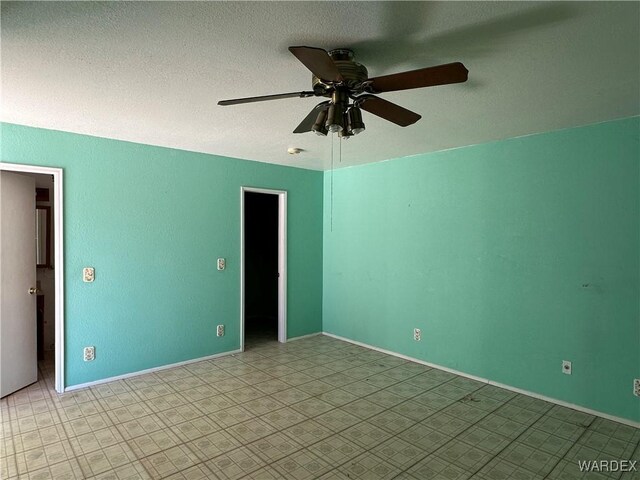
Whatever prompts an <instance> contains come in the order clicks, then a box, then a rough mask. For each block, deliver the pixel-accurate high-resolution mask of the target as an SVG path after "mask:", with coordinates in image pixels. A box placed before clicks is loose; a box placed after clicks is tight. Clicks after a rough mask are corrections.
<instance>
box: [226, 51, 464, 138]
mask: <svg viewBox="0 0 640 480" xmlns="http://www.w3.org/2000/svg"><path fill="white" fill-rule="evenodd" d="M289 51H290V52H291V53H292V54H293V55H295V57H296V58H297V59H298V60H300V62H301V63H302V64H303V65H304V66H306V67H307V68H308V69H309V70H310V71H311V73H312V78H311V86H312V88H313V91H303V92H292V93H280V94H276V95H263V96H260V97H246V98H237V99H233V100H222V101H220V102H218V105H222V106H227V105H238V104H242V103H253V102H261V101H265V100H279V99H282V98H294V97H299V98H306V97H328V98H329V100H325V101H323V102H321V103H319V104H318V105H316V106H315V107H314V109H313V110H311V112H310V113H309V114H308V115H307V116H306V117H305V119H304V120H303V121H302V122H301V123H300V125H298V127H296V129H295V130H294V131H293V133H304V132H315V133H316V134H318V135H323V136H326V135H327V134H328V133H329V132H331V133H338V135H339V136H340V137H341V138H345V139H347V138H349V137H351V136H353V135H357V134H359V133H362V132H363V131H364V129H365V124H364V122H363V121H362V112H361V109H362V110H365V111H367V112H369V113H372V114H373V115H376V116H378V117H380V118H383V119H385V120H387V121H389V122H392V123H395V124H396V125H399V126H401V127H407V126H409V125H413V124H414V123H416V122H417V121H418V120H420V118H421V116H420V115H419V114H417V113H415V112H412V111H411V110H407V109H406V108H404V107H401V106H400V105H396V104H395V103H392V102H389V101H387V100H384V99H382V98H380V97H377V96H376V95H374V94H379V93H384V92H393V91H398V90H408V89H413V88H423V87H432V86H436V85H447V84H452V83H460V82H465V81H466V80H467V78H468V73H469V71H468V70H467V69H466V67H465V66H464V65H463V64H462V63H460V62H455V63H448V64H445V65H438V66H435V67H427V68H421V69H418V70H411V71H408V72H401V73H395V74H391V75H384V76H381V77H374V78H369V72H368V71H367V69H366V67H365V66H364V65H362V64H360V63H358V62H356V61H355V60H354V54H353V51H352V50H350V49H348V48H338V49H334V50H331V51H329V52H327V51H326V50H323V49H321V48H316V47H304V46H300V47H289Z"/></svg>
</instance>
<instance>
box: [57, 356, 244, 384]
mask: <svg viewBox="0 0 640 480" xmlns="http://www.w3.org/2000/svg"><path fill="white" fill-rule="evenodd" d="M241 352H242V350H231V351H229V352H222V353H216V354H214V355H207V356H206V357H200V358H194V359H191V360H185V361H183V362H177V363H171V364H169V365H162V366H160V367H153V368H147V369H146V370H139V371H137V372H131V373H125V374H124V375H116V376H115V377H109V378H103V379H101V380H95V381H93V382H87V383H79V384H77V385H71V386H69V387H65V389H64V391H65V392H71V391H73V390H80V389H81V388H87V387H93V386H95V385H101V384H103V383H109V382H114V381H116V380H124V379H125V378H131V377H137V376H138V375H144V374H146V373H153V372H159V371H161V370H167V369H168V368H174V367H181V366H183V365H189V364H190V363H196V362H202V361H204V360H211V359H214V358H220V357H226V356H228V355H234V354H236V353H241Z"/></svg>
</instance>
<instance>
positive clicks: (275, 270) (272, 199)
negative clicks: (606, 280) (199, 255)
mask: <svg viewBox="0 0 640 480" xmlns="http://www.w3.org/2000/svg"><path fill="white" fill-rule="evenodd" d="M241 238H242V241H241V243H242V247H241V248H242V252H241V329H240V332H241V335H240V336H241V340H240V341H241V345H240V348H241V349H242V350H244V349H245V345H246V344H247V343H248V344H250V345H256V344H259V343H261V342H268V341H276V340H277V341H279V342H286V339H287V329H286V192H284V191H280V190H266V189H258V188H249V187H243V188H242V189H241Z"/></svg>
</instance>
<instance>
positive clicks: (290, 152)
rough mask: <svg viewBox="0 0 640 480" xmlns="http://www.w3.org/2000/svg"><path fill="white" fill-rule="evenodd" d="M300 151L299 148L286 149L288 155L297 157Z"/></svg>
mask: <svg viewBox="0 0 640 480" xmlns="http://www.w3.org/2000/svg"><path fill="white" fill-rule="evenodd" d="M302 151H303V150H302V149H301V148H298V147H289V148H287V153H288V154H289V155H298V154H299V153H300V152H302Z"/></svg>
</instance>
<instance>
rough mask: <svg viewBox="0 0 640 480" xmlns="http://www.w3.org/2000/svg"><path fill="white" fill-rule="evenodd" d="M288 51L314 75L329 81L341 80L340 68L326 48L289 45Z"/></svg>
mask: <svg viewBox="0 0 640 480" xmlns="http://www.w3.org/2000/svg"><path fill="white" fill-rule="evenodd" d="M289 51H290V52H291V53H293V54H294V55H295V56H296V58H297V59H298V60H300V61H301V62H302V63H303V64H304V66H305V67H307V68H308V69H309V70H311V73H313V74H314V75H315V76H316V77H318V78H320V79H322V80H327V81H330V82H341V81H342V75H340V70H338V67H336V64H335V63H333V60H331V57H330V56H329V54H328V53H327V51H326V50H323V49H322V48H316V47H289Z"/></svg>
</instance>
